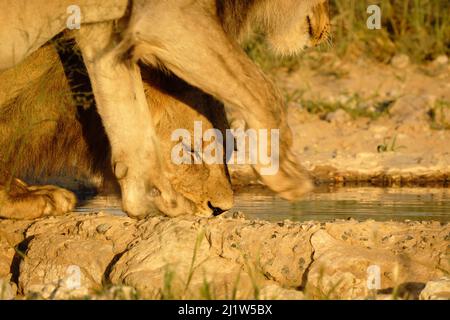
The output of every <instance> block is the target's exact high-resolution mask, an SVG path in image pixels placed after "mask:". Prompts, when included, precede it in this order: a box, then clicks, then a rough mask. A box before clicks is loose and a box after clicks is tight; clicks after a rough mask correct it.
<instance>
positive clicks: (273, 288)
mask: <svg viewBox="0 0 450 320" xmlns="http://www.w3.org/2000/svg"><path fill="white" fill-rule="evenodd" d="M259 298H260V299H261V300H304V299H305V294H304V293H303V292H301V291H298V290H293V289H285V288H282V287H280V286H278V285H275V284H273V285H267V286H265V287H264V288H262V289H261V291H260V296H259Z"/></svg>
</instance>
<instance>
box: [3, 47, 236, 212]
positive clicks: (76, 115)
mask: <svg viewBox="0 0 450 320" xmlns="http://www.w3.org/2000/svg"><path fill="white" fill-rule="evenodd" d="M61 55H64V58H63V59H62V60H63V63H61V62H60V58H59V56H58V53H57V51H56V50H55V49H54V47H53V46H52V45H46V46H44V47H42V48H40V49H39V50H38V51H37V52H35V53H34V54H32V55H31V56H30V57H29V58H27V59H26V60H25V62H24V63H23V64H21V65H20V66H19V67H17V68H16V69H14V70H11V72H4V73H2V74H0V92H2V96H0V111H1V112H0V164H1V165H0V169H1V170H2V171H3V175H1V174H0V201H1V202H0V217H4V218H15V219H34V218H38V217H41V216H46V215H61V214H64V213H65V212H67V211H70V210H72V209H73V208H74V206H75V203H76V197H75V195H74V194H73V193H72V192H71V191H68V190H66V189H62V188H59V187H56V186H52V185H44V186H29V185H27V183H25V182H24V181H23V180H27V181H33V180H34V181H39V179H37V180H36V178H40V180H42V179H44V180H49V178H52V177H56V178H58V176H61V175H63V176H70V177H71V178H72V179H79V180H82V181H83V182H84V184H85V185H87V186H93V187H95V188H97V189H100V190H101V189H103V190H104V189H106V190H107V191H109V192H111V191H112V192H117V188H116V182H115V179H114V178H113V174H112V172H111V167H110V166H109V163H110V156H111V153H110V143H109V141H108V138H107V136H106V133H105V131H104V128H103V126H102V124H101V119H100V118H99V117H98V114H97V113H96V110H95V103H92V101H89V96H87V97H86V93H87V94H88V95H89V91H90V88H89V87H87V88H86V87H85V88H80V84H83V81H85V80H86V79H83V78H82V77H81V79H75V78H76V77H77V75H75V73H78V77H80V75H79V74H80V73H81V74H82V68H83V66H82V65H81V66H80V65H79V64H77V61H73V60H74V58H73V56H75V57H76V55H74V53H73V52H63V53H61V52H60V56H61ZM68 59H71V61H67V60H68ZM75 60H76V59H75ZM81 63H82V61H81ZM63 64H64V67H63ZM65 71H66V72H65ZM30 75H32V77H33V79H32V80H28V81H23V82H22V79H23V78H25V77H29V76H30ZM66 75H67V78H68V79H67V78H66ZM142 75H143V79H144V88H145V93H146V97H147V100H148V102H149V106H151V110H150V111H151V113H152V119H153V120H154V123H153V124H152V125H153V126H154V127H155V128H156V135H157V138H158V139H159V141H160V143H161V150H162V151H163V152H162V155H163V157H164V159H163V161H164V162H165V163H166V164H167V166H169V167H170V168H171V172H173V175H172V176H170V177H169V179H170V182H171V184H172V185H173V186H174V189H175V190H176V191H177V192H178V193H180V194H182V195H183V196H184V197H186V198H187V199H189V200H190V202H191V207H189V208H184V209H185V210H186V213H187V214H196V215H200V216H206V217H209V216H212V215H218V214H221V213H223V212H225V211H227V210H229V209H230V208H231V207H232V204H233V191H232V189H231V183H230V180H229V176H228V173H227V171H226V167H225V165H223V164H206V163H205V164H201V165H187V164H181V165H176V164H174V163H173V162H172V161H171V158H170V155H171V150H172V149H173V147H174V145H175V144H176V143H177V141H172V139H171V133H172V132H173V131H174V130H176V129H178V128H186V129H188V130H190V131H191V136H193V132H192V128H193V124H194V121H200V122H201V123H202V125H203V127H204V130H207V129H210V128H220V129H221V130H224V129H225V128H226V126H227V124H226V122H225V121H224V118H225V117H224V115H223V114H221V113H220V108H221V106H220V104H219V103H218V102H216V101H214V100H213V99H212V98H210V97H209V96H208V95H206V94H204V93H202V92H201V91H199V90H196V89H194V88H192V87H190V86H189V85H187V84H186V83H184V82H182V81H181V80H179V79H176V78H175V77H173V76H168V75H166V74H164V73H162V72H159V71H157V70H150V69H149V68H145V67H143V69H142ZM87 80H88V79H87ZM71 81H72V82H74V81H77V83H71V84H69V83H70V82H71ZM17 82H18V83H23V85H22V86H21V88H19V90H17V88H15V86H14V84H15V83H17ZM71 87H72V88H71ZM81 89H82V90H81ZM72 90H75V91H76V93H75V94H73V93H72ZM77 98H83V99H77ZM214 104H215V105H216V106H215V107H216V108H215V109H211V108H210V107H211V106H212V105H214ZM211 110H214V111H215V112H211ZM24 114H26V117H23V115H24ZM149 125H150V124H149ZM1 170H0V172H1ZM7 173H13V174H14V176H15V177H16V178H14V179H12V181H11V182H10V183H9V184H8V188H7V181H5V180H7V179H6V178H7V177H8V174H7ZM74 187H75V188H76V186H72V188H74ZM155 213H156V212H155Z"/></svg>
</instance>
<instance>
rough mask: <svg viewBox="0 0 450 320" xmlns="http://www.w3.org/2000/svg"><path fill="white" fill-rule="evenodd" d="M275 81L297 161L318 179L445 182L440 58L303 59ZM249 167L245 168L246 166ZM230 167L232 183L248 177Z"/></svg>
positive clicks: (448, 119) (448, 101) (447, 166)
mask: <svg viewBox="0 0 450 320" xmlns="http://www.w3.org/2000/svg"><path fill="white" fill-rule="evenodd" d="M274 81H275V82H276V83H277V84H278V85H279V86H280V87H281V89H282V91H283V92H284V93H285V95H286V98H287V99H288V101H289V120H290V125H291V127H292V129H293V131H294V133H295V143H294V146H295V150H296V151H297V154H298V157H299V161H301V162H302V163H303V165H304V166H305V167H306V168H307V169H308V170H309V171H310V172H311V173H312V174H313V176H315V177H316V180H318V181H320V182H338V183H341V182H371V183H373V184H376V185H420V184H424V183H427V184H431V183H434V184H437V185H446V184H447V183H448V181H449V180H450V143H449V142H450V130H448V129H450V64H449V63H448V58H447V57H446V56H442V57H439V58H438V59H436V60H435V61H433V62H430V63H429V64H427V65H421V66H417V65H413V64H411V63H410V62H409V59H408V57H407V56H402V55H401V56H398V57H394V59H393V61H392V62H391V64H390V65H386V64H379V63H377V62H374V61H373V60H370V61H368V60H365V59H364V58H358V59H354V60H351V61H349V60H347V61H342V60H339V59H337V58H335V57H334V56H332V55H329V56H327V55H326V54H320V55H318V56H317V57H316V58H315V57H314V56H313V57H309V58H308V60H307V61H306V62H305V63H304V64H302V66H300V68H299V69H298V70H297V71H295V72H291V73H290V72H288V71H286V70H279V71H278V72H276V73H275V75H274ZM246 169H247V171H246ZM246 169H245V168H237V167H233V173H234V177H235V182H242V183H247V182H249V181H254V180H255V178H254V177H251V171H250V170H248V169H249V168H246Z"/></svg>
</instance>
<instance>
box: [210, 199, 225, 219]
mask: <svg viewBox="0 0 450 320" xmlns="http://www.w3.org/2000/svg"><path fill="white" fill-rule="evenodd" d="M208 207H209V208H210V209H211V210H212V212H213V216H215V217H216V216H218V215H220V214H222V213H224V212H225V211H227V210H224V209H222V208H219V207H214V206H213V205H212V203H211V201H208Z"/></svg>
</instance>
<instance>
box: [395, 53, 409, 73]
mask: <svg viewBox="0 0 450 320" xmlns="http://www.w3.org/2000/svg"><path fill="white" fill-rule="evenodd" d="M410 63H411V60H410V59H409V57H408V56H407V55H406V54H397V55H395V56H394V57H393V58H392V60H391V65H392V66H393V67H395V68H397V69H405V68H407V67H408V66H409V65H410Z"/></svg>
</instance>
